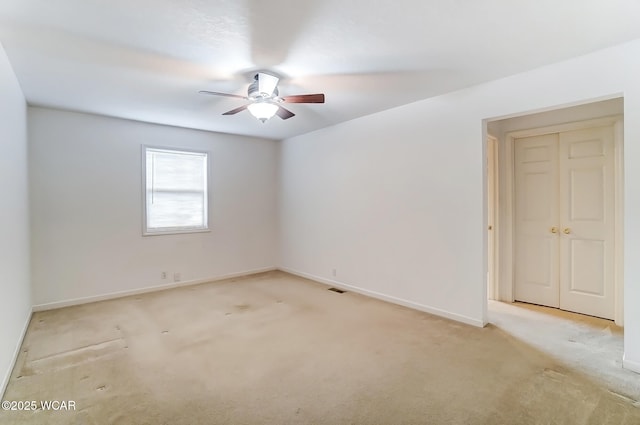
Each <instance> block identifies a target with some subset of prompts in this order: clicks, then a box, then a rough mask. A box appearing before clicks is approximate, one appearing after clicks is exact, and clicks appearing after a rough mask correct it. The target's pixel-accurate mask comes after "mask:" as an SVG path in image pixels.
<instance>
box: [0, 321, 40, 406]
mask: <svg viewBox="0 0 640 425" xmlns="http://www.w3.org/2000/svg"><path fill="white" fill-rule="evenodd" d="M31 316H33V310H29V313H28V314H27V319H26V320H25V322H24V325H22V333H21V334H20V338H19V339H18V342H17V343H16V348H15V350H13V359H12V361H11V365H10V367H9V369H7V372H6V374H5V376H4V377H3V379H2V385H1V386H0V400H4V392H5V391H6V390H7V385H9V379H10V378H11V373H13V369H14V368H15V367H16V362H17V361H18V356H19V355H20V348H22V342H23V341H24V337H25V335H26V334H27V329H29V323H30V322H31Z"/></svg>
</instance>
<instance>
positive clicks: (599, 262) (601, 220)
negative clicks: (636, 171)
mask: <svg viewBox="0 0 640 425" xmlns="http://www.w3.org/2000/svg"><path fill="white" fill-rule="evenodd" d="M613 138H614V133H613V127H597V128H590V129H586V130H578V131H569V132H564V133H560V135H559V155H560V156H559V161H560V162H559V169H560V176H559V185H560V199H559V201H560V210H559V218H560V220H559V223H560V227H561V233H560V308H561V309H563V310H569V311H575V312H579V313H584V314H590V315H593V316H598V317H604V318H608V319H613V318H614V313H615V297H614V280H613V279H614V272H613V268H614V244H613V242H614V181H613V179H614V173H613V165H614V164H613Z"/></svg>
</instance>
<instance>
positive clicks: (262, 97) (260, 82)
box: [199, 72, 324, 123]
mask: <svg viewBox="0 0 640 425" xmlns="http://www.w3.org/2000/svg"><path fill="white" fill-rule="evenodd" d="M278 81H280V79H279V78H278V77H276V76H274V75H271V74H267V73H264V72H258V73H257V74H256V75H255V76H254V77H253V82H252V83H251V84H249V88H248V89H247V96H240V95H237V94H230V93H219V92H215V91H208V90H200V91H199V93H201V94H210V95H214V96H226V97H238V98H240V99H244V100H249V101H251V103H249V104H247V105H243V106H240V107H239V108H235V109H232V110H230V111H227V112H225V113H224V114H222V115H234V114H237V113H238V112H242V111H244V110H245V109H248V110H249V112H250V113H251V115H253V116H254V117H256V118H257V119H259V120H260V121H262V122H263V123H264V122H266V121H267V120H268V119H270V118H271V117H273V116H274V115H278V116H279V117H280V118H282V119H283V120H287V119H289V118H291V117H293V116H295V114H294V113H293V112H291V111H289V110H288V109H285V108H283V107H282V106H280V103H324V94H323V93H317V94H299V95H293V96H282V97H280V96H279V94H278Z"/></svg>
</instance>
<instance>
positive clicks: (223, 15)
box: [0, 0, 640, 139]
mask: <svg viewBox="0 0 640 425" xmlns="http://www.w3.org/2000/svg"><path fill="white" fill-rule="evenodd" d="M639 18H640V0H535V1H525V0H447V1H442V0H414V1H411V0H306V1H301V0H244V1H242V0H2V1H0V42H1V43H2V45H3V46H4V48H5V51H6V52H7V55H8V56H9V60H10V61H11V63H12V65H13V68H14V70H15V72H16V75H17V77H18V80H19V81H20V85H21V87H22V90H23V92H24V94H25V96H26V98H27V101H28V102H29V104H32V105H44V106H52V107H59V108H64V109H70V110H76V111H86V112H93V113H98V114H104V115H110V116H115V117H122V118H130V119H135V120H141V121H148V122H154V123H163V124H170V125H177V126H183V127H190V128H198V129H204V130H212V131H219V132H227V133H236V134H246V135H253V136H261V137H268V138H273V139H282V138H287V137H291V136H294V135H298V134H302V133H306V132H309V131H313V130H315V129H318V128H322V127H326V126H329V125H333V124H336V123H339V122H342V121H346V120H350V119H353V118H356V117H359V116H363V115H367V114H370V113H373V112H377V111H381V110H384V109H389V108H392V107H395V106H398V105H402V104H406V103H410V102H413V101H416V100H420V99H424V98H427V97H430V96H434V95H438V94H442V93H445V92H448V91H452V90H455V89H459V88H463V87H468V86H471V85H473V84H476V83H479V82H483V81H488V80H492V79H496V78H499V77H502V76H506V75H510V74H514V73H517V72H521V71H525V70H528V69H532V68H535V67H539V66H542V65H545V64H548V63H553V62H557V61H560V60H563V59H566V58H570V57H574V56H578V55H581V54H585V53H588V52H590V51H594V50H597V49H601V48H604V47H608V46H611V45H614V44H619V43H622V42H625V41H629V40H632V39H635V38H640V24H639V23H638V22H639ZM256 70H268V71H271V72H273V73H275V74H277V75H279V76H281V77H282V81H281V83H280V86H279V88H280V94H281V95H284V96H286V95H291V94H306V93H318V92H322V93H325V95H326V103H325V104H324V105H306V104H293V105H288V108H289V109H290V110H291V111H293V112H294V113H296V116H295V117H293V118H291V119H289V120H287V121H282V120H280V119H279V118H277V117H276V118H273V119H271V120H269V121H268V122H267V123H265V124H262V123H260V122H258V121H257V120H256V119H255V118H253V117H252V116H251V115H250V114H249V113H248V112H246V111H245V112H242V113H239V114H237V115H233V116H222V115H221V114H222V113H223V112H225V111H227V110H230V109H233V108H236V107H238V106H241V105H242V104H243V102H244V101H243V100H241V99H234V98H225V97H213V96H205V95H200V94H198V91H199V90H211V91H221V92H230V93H236V94H240V95H245V94H246V88H247V85H248V84H249V82H250V79H251V76H252V75H253V74H254V73H255V71H256Z"/></svg>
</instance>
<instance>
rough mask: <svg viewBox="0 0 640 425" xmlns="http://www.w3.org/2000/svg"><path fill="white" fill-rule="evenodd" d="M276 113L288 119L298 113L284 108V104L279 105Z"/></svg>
mask: <svg viewBox="0 0 640 425" xmlns="http://www.w3.org/2000/svg"><path fill="white" fill-rule="evenodd" d="M276 115H278V116H279V117H280V118H282V119H283V120H288V119H289V118H291V117H294V116H295V115H296V114H294V113H293V112H291V111H289V110H288V109H284V108H283V107H282V106H278V111H277V112H276Z"/></svg>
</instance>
